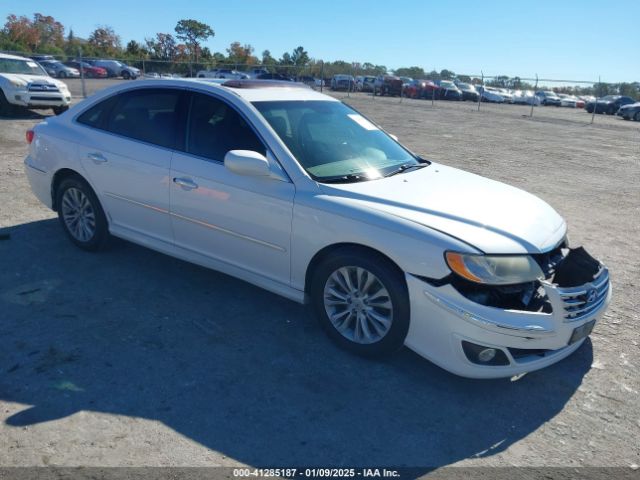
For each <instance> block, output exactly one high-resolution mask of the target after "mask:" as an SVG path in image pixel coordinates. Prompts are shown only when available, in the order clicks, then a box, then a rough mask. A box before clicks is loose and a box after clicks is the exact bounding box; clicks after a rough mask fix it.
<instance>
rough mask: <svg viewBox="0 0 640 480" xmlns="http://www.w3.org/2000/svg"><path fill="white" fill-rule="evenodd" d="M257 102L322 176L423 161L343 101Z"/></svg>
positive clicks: (376, 171)
mask: <svg viewBox="0 0 640 480" xmlns="http://www.w3.org/2000/svg"><path fill="white" fill-rule="evenodd" d="M254 106H255V107H256V108H257V109H258V111H259V112H260V113H261V114H262V116H263V117H264V118H265V119H266V120H267V122H269V124H270V125H271V127H272V128H273V129H274V130H275V132H276V133H277V134H278V136H279V137H280V138H281V139H282V141H283V142H284V143H285V144H286V145H287V147H288V148H289V150H290V151H291V153H292V154H293V155H294V156H295V157H296V159H297V160H298V162H299V163H300V164H301V165H302V167H303V168H304V169H305V170H306V171H307V172H308V173H309V174H311V176H312V177H313V178H315V179H317V180H318V181H320V182H322V181H340V180H341V179H343V180H346V181H349V180H350V179H353V181H362V180H367V179H373V178H379V177H381V176H385V175H388V174H390V173H392V172H395V171H396V170H397V169H398V168H400V167H402V168H408V167H411V166H417V165H421V164H422V162H421V161H420V160H419V159H418V158H416V157H415V156H414V155H412V154H411V153H410V152H408V151H407V150H406V149H404V148H403V147H402V146H401V145H400V144H399V143H397V142H396V141H394V140H393V139H392V138H390V137H389V136H388V135H387V134H386V133H385V132H383V131H382V130H380V129H379V128H378V127H377V126H376V125H374V124H373V123H371V122H370V121H369V120H367V119H366V118H364V117H363V116H362V115H360V114H359V113H358V112H356V111H355V110H353V109H352V108H350V107H348V106H346V105H345V104H343V103H341V102H333V101H326V100H319V101H316V100H314V101H304V102H302V101H271V102H255V103H254Z"/></svg>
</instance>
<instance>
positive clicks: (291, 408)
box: [0, 81, 640, 472]
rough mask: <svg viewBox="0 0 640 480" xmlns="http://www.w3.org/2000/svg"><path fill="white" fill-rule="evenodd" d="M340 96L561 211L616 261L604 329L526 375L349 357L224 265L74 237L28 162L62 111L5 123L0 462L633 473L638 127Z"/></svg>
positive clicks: (1, 125)
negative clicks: (31, 178) (41, 130)
mask: <svg viewBox="0 0 640 480" xmlns="http://www.w3.org/2000/svg"><path fill="white" fill-rule="evenodd" d="M107 84H110V82H106V81H97V82H91V85H90V86H91V91H95V89H96V88H101V87H102V86H104V85H107ZM77 87H78V84H77V83H76V84H74V85H72V90H74V91H75V92H76V93H77V92H78V90H77ZM340 96H341V97H342V96H344V95H343V94H340ZM346 101H348V102H349V103H350V104H352V105H353V106H355V107H356V108H357V109H359V110H360V111H361V112H362V113H364V114H365V115H367V116H370V117H371V118H372V119H373V120H375V121H376V122H378V123H380V124H381V125H382V126H383V127H385V128H386V129H387V130H388V131H390V132H391V133H394V134H396V135H397V136H398V137H399V138H400V140H401V141H403V142H404V143H405V144H406V145H407V146H409V147H410V148H411V149H413V150H414V151H415V152H417V153H420V154H421V155H423V156H424V157H426V158H429V159H432V160H435V161H438V162H442V163H445V164H448V165H452V166H456V167H460V168H464V169H466V170H470V171H472V172H475V173H479V174H481V175H484V176H487V177H490V178H493V179H497V180H501V181H504V182H506V183H509V184H512V185H515V186H518V187H521V188H524V189H526V190H528V191H530V192H532V193H534V194H536V195H538V196H540V197H541V198H543V199H544V200H546V201H547V202H549V203H550V204H551V205H552V206H554V207H555V208H556V209H557V210H558V211H559V212H560V213H561V214H562V215H563V216H564V217H565V218H566V219H567V221H568V223H569V235H570V237H569V238H570V241H571V243H572V244H573V245H578V244H584V245H585V246H586V247H587V248H588V250H589V251H590V252H591V253H592V254H594V255H595V256H597V257H599V258H600V259H601V260H602V261H604V262H605V263H606V264H607V265H608V266H609V268H610V270H611V276H612V281H613V289H614V294H613V301H612V303H611V306H610V308H609V310H608V312H607V314H606V315H605V317H604V318H603V319H602V320H601V321H600V322H599V323H598V324H597V326H596V328H595V330H594V332H593V334H592V335H591V339H590V341H588V342H587V343H585V344H584V345H583V346H582V347H581V348H580V349H579V350H578V351H577V352H576V353H575V354H574V355H572V356H571V357H569V358H568V359H566V360H564V361H562V362H560V363H558V364H556V365H554V366H552V367H550V368H547V369H544V370H542V371H539V372H534V373H531V374H528V375H526V376H525V377H523V378H521V379H520V380H518V381H514V382H512V381H509V380H496V381H474V380H467V379H462V378H458V377H455V376H453V375H451V374H448V373H446V372H444V371H442V370H441V369H439V368H438V367H436V366H434V365H432V364H430V363H429V362H428V361H426V360H424V359H422V358H420V357H418V356H417V355H415V354H413V353H411V352H410V351H408V350H407V349H405V350H403V351H401V352H400V353H399V354H397V355H395V356H394V357H392V358H390V359H388V360H385V361H380V362H376V361H369V360H364V359H361V358H357V357H354V356H352V355H349V354H347V353H345V352H343V351H341V350H340V349H338V348H337V347H335V346H334V345H333V344H332V343H331V341H330V340H328V338H327V337H326V336H325V335H324V334H323V333H322V332H321V330H320V328H319V326H318V325H317V324H316V321H315V320H314V318H313V315H312V313H311V311H310V309H308V308H306V307H303V306H300V305H297V304H295V303H292V302H290V301H288V300H285V299H283V298H280V297H277V296H275V295H273V294H270V293H267V292H265V291H262V290H260V289H258V288H256V287H253V286H250V285H248V284H246V283H243V282H241V281H238V280H235V279H233V278H231V277H228V276H225V275H222V274H219V273H216V272H213V271H209V270H205V269H203V268H199V267H196V266H193V265H190V264H187V263H184V262H181V261H179V260H175V259H172V258H169V257H166V256H164V255H161V254H158V253H154V252H152V251H149V250H147V249H144V248H142V247H138V246H135V245H133V244H130V243H127V242H124V241H116V242H114V245H113V246H112V248H111V249H110V250H109V251H107V252H104V253H100V254H89V253H85V252H82V251H80V250H78V249H76V248H74V247H73V246H72V245H71V243H70V242H69V241H68V240H67V239H66V238H65V237H64V235H63V233H62V230H61V228H60V227H59V225H58V224H57V221H56V220H55V216H54V213H53V212H50V211H48V210H47V209H46V208H44V207H43V206H41V205H40V204H39V203H38V202H37V200H36V199H35V198H34V196H33V195H32V194H31V191H30V189H29V187H28V184H27V181H26V178H25V175H24V173H23V167H22V161H23V158H24V156H25V154H26V151H27V145H26V143H25V141H24V132H25V130H26V129H27V128H28V127H30V126H32V125H34V124H36V123H37V122H39V121H41V120H42V118H43V116H42V115H48V114H49V112H41V114H39V113H30V114H26V115H24V116H22V117H21V118H18V119H7V118H2V119H0V228H2V227H4V228H2V229H1V230H0V266H1V269H0V465H1V466H25V465H39V466H43V465H59V466H75V465H87V466H116V465H126V466H142V465H145V466H163V465H172V466H212V465H227V466H234V465H253V466H287V465H315V466H345V465H362V466H366V465H393V466H413V467H420V468H424V471H425V472H427V471H428V467H429V468H433V467H442V466H448V465H455V466H511V465H516V466H567V467H578V466H620V467H626V468H630V469H631V468H638V465H640V447H639V445H640V443H639V442H638V438H640V395H639V391H640V377H639V376H638V368H639V367H640V346H639V342H640V335H639V331H640V318H639V313H638V312H639V307H640V305H639V301H638V298H639V297H638V287H639V284H640V267H639V259H640V242H639V241H638V238H640V228H639V226H638V218H640V211H639V210H640V124H638V123H637V122H636V123H632V122H624V121H622V120H621V119H619V118H614V117H606V116H602V115H599V116H597V117H596V121H595V124H594V125H589V122H590V120H591V117H590V115H588V114H587V113H585V112H584V111H583V110H571V109H560V108H554V107H537V108H536V109H535V112H534V117H533V118H529V117H528V116H527V115H528V114H529V108H528V107H518V106H511V105H486V104H483V105H482V106H481V109H480V111H479V112H478V111H477V106H476V105H472V104H469V103H455V102H442V101H440V102H436V105H435V106H432V105H431V102H426V101H420V100H406V99H405V100H402V102H401V101H400V100H399V99H397V98H376V99H372V98H371V97H370V96H366V95H351V96H350V98H348V99H346ZM522 214H523V215H527V212H522ZM7 237H8V238H7Z"/></svg>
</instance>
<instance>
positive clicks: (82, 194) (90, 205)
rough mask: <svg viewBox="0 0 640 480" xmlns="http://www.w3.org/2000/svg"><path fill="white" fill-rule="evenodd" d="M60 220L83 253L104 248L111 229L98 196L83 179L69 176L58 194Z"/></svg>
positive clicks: (61, 184) (63, 181)
mask: <svg viewBox="0 0 640 480" xmlns="http://www.w3.org/2000/svg"><path fill="white" fill-rule="evenodd" d="M56 206H57V207H58V219H59V221H60V224H61V225H62V228H63V229H64V231H65V233H66V234H67V235H68V237H69V238H70V239H71V241H72V242H73V243H75V244H76V245H77V246H78V247H80V248H82V249H83V250H89V251H96V250H101V249H103V248H104V247H105V246H106V244H107V240H108V239H109V229H108V225H107V219H106V217H105V214H104V211H103V210H102V206H101V205H100V202H99V201H98V197H97V196H96V194H95V193H94V192H93V190H92V189H91V187H90V186H89V184H88V183H87V182H85V181H84V180H82V179H81V178H80V177H69V178H66V179H64V180H62V182H61V183H60V185H59V186H58V189H57V191H56Z"/></svg>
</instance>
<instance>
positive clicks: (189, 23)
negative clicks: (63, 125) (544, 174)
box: [0, 13, 640, 98]
mask: <svg viewBox="0 0 640 480" xmlns="http://www.w3.org/2000/svg"><path fill="white" fill-rule="evenodd" d="M213 37H215V31H214V29H213V28H212V27H211V26H209V25H207V24H206V23H203V22H200V21H198V20H194V19H182V20H179V21H178V22H177V23H176V26H175V28H174V30H173V32H163V33H156V34H155V35H154V36H152V37H148V38H145V40H144V42H138V41H136V40H130V41H129V42H127V43H126V44H124V45H123V43H122V39H121V37H120V36H119V35H118V34H117V33H116V32H115V31H114V29H113V28H112V27H110V26H108V25H101V26H98V27H96V28H95V29H94V30H93V31H92V32H91V33H90V34H89V37H88V38H86V39H83V38H79V37H77V36H76V35H75V34H74V32H73V29H69V31H68V32H67V31H66V29H65V27H64V25H63V24H62V23H61V22H59V21H57V20H56V19H55V18H54V17H52V16H50V15H43V14H41V13H35V14H33V16H32V17H31V18H30V17H27V16H16V15H13V14H11V15H8V16H7V18H6V22H5V24H4V26H3V28H2V29H1V30H0V50H2V51H9V52H19V53H24V54H29V55H32V54H50V55H54V56H59V57H65V58H76V57H77V56H78V55H79V54H80V52H81V53H82V56H83V57H85V58H116V59H119V60H123V61H127V62H129V63H132V64H134V65H135V66H138V67H141V66H144V67H145V70H146V71H158V72H160V73H164V72H167V73H193V71H197V70H199V69H204V68H215V67H226V68H235V69H237V70H246V69H248V68H250V67H252V66H258V65H260V66H265V67H267V68H268V69H269V70H271V71H274V72H277V73H282V74H285V75H291V76H302V75H309V76H314V77H324V78H325V79H327V78H330V77H332V76H333V75H335V74H338V73H346V74H352V75H374V76H375V75H383V74H386V73H387V72H388V70H387V67H386V66H384V65H377V64H374V63H370V62H364V63H355V62H346V61H343V60H336V61H333V62H326V61H322V60H318V59H314V58H312V57H311V56H310V55H309V53H308V52H307V51H306V50H305V49H304V47H302V46H298V47H296V48H294V49H293V50H292V51H291V52H284V53H283V54H282V55H281V56H280V57H277V56H273V54H272V53H271V51H269V50H264V51H263V52H262V53H261V54H260V55H256V52H255V49H254V47H253V46H252V45H250V44H247V43H244V44H243V43H241V42H237V41H236V42H232V43H231V44H230V45H229V46H228V47H227V48H226V49H225V51H224V52H212V51H211V50H210V49H209V48H208V47H206V46H202V44H203V43H205V42H206V41H207V40H209V39H210V38H213ZM393 73H394V74H395V75H398V76H406V77H411V78H415V79H431V80H458V81H461V82H466V83H473V84H480V83H481V82H482V81H483V80H482V79H481V78H477V77H470V76H468V75H459V74H458V75H457V74H456V73H455V72H453V71H451V70H447V69H443V70H441V71H440V72H438V71H435V70H432V71H430V72H427V71H425V70H424V69H423V68H422V67H417V66H413V67H402V68H398V69H396V70H394V72H393ZM484 83H485V84H486V85H490V86H495V87H501V88H511V89H520V90H532V89H534V87H535V85H533V84H532V83H531V82H527V81H523V80H522V79H520V78H519V77H508V76H497V77H491V78H490V79H488V80H487V81H485V82H484ZM537 88H538V89H546V87H544V86H543V85H538V87H537ZM552 89H553V90H555V91H556V92H559V93H572V94H576V95H596V96H603V95H608V94H621V95H629V96H632V97H635V98H638V97H640V82H634V83H597V84H595V85H593V86H584V87H580V86H566V87H553V88H552Z"/></svg>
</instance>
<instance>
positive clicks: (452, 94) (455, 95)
mask: <svg viewBox="0 0 640 480" xmlns="http://www.w3.org/2000/svg"><path fill="white" fill-rule="evenodd" d="M435 83H436V84H437V85H438V87H440V88H439V89H438V94H439V98H440V100H462V92H461V91H460V89H459V88H458V87H457V86H456V84H455V83H453V82H452V81H450V80H438V81H437V82H435Z"/></svg>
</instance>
